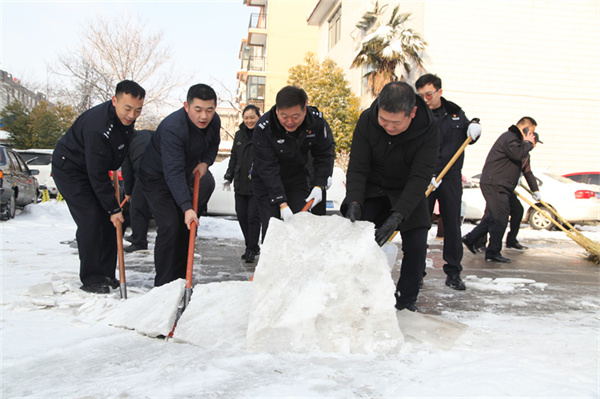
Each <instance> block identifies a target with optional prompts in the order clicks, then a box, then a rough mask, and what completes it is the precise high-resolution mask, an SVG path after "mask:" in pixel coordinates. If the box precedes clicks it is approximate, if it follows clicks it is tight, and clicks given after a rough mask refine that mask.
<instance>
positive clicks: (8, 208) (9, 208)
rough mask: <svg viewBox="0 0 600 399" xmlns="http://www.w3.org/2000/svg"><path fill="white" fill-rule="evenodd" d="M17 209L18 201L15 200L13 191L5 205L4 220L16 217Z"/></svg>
mask: <svg viewBox="0 0 600 399" xmlns="http://www.w3.org/2000/svg"><path fill="white" fill-rule="evenodd" d="M16 210H17V203H16V200H15V193H14V191H13V193H12V195H11V196H10V198H9V199H8V202H7V203H6V205H4V209H3V210H2V215H1V217H2V220H8V219H12V218H14V217H15V212H16Z"/></svg>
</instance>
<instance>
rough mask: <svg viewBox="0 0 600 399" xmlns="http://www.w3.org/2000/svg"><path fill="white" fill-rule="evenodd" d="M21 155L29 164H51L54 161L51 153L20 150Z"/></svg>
mask: <svg viewBox="0 0 600 399" xmlns="http://www.w3.org/2000/svg"><path fill="white" fill-rule="evenodd" d="M19 155H20V156H21V158H23V160H25V162H26V163H27V165H30V166H31V165H50V162H52V155H51V154H36V153H33V152H20V153H19Z"/></svg>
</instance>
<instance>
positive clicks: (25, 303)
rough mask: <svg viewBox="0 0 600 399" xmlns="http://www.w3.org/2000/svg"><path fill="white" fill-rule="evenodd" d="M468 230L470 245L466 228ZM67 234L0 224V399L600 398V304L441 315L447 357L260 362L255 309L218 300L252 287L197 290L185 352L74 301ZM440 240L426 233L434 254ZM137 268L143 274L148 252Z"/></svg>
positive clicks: (228, 227)
mask: <svg viewBox="0 0 600 399" xmlns="http://www.w3.org/2000/svg"><path fill="white" fill-rule="evenodd" d="M201 227H202V228H201V229H200V230H199V235H200V237H201V238H204V239H212V238H228V239H234V240H239V241H240V245H242V237H241V234H240V232H239V227H238V224H237V222H236V221H234V220H226V219H219V218H206V219H204V218H203V219H202V221H201ZM464 227H465V232H466V230H468V229H469V228H472V226H464ZM74 232H75V225H74V223H73V221H72V219H71V217H70V215H69V213H68V210H67V208H66V205H65V204H64V203H62V204H61V203H59V204H56V203H54V202H49V203H43V204H37V205H35V206H28V207H27V208H26V209H25V210H24V211H23V212H21V213H20V214H19V215H17V217H16V218H15V219H13V220H10V221H7V222H2V223H1V224H0V233H1V245H2V247H1V268H2V270H1V278H2V281H1V284H2V299H1V308H0V309H1V312H2V314H1V341H2V348H1V349H2V353H1V365H0V367H1V378H2V380H1V385H2V391H1V395H2V397H6V398H14V397H39V398H42V397H43V398H49V397H52V398H65V397H77V398H81V397H94V398H96V397H98V398H100V397H135V398H138V397H144V398H159V397H197V398H246V397H337V398H340V397H344V398H346V397H364V398H382V397H436V398H437V397H589V398H597V397H598V396H599V395H600V380H599V375H600V361H599V342H600V320H599V310H600V298H598V296H595V297H591V298H587V299H586V301H585V302H586V303H584V304H581V306H579V307H577V308H576V309H573V310H571V311H568V312H567V311H560V312H548V313H547V314H543V313H540V312H539V311H537V312H535V313H532V314H531V315H527V316H523V314H527V312H519V313H518V314H515V313H511V312H492V311H490V310H489V309H482V310H481V311H469V312H466V311H453V310H452V309H447V310H446V311H443V312H442V314H443V316H444V317H446V318H447V319H449V320H451V321H453V322H459V323H462V324H464V325H466V328H465V329H464V330H463V331H462V332H461V333H460V334H459V335H458V337H457V338H456V339H455V340H452V341H451V342H450V344H449V345H446V346H444V345H436V344H435V342H433V343H431V342H426V341H424V340H419V339H415V338H414V337H412V336H409V334H408V333H407V334H405V337H404V343H403V344H402V346H401V347H400V350H399V351H397V352H394V353H388V354H382V353H370V354H343V353H339V352H338V353H327V352H318V351H310V352H306V351H304V352H301V353H268V352H260V351H250V350H247V348H246V339H245V337H246V327H247V324H246V323H245V322H244V319H243V317H239V316H240V315H243V313H244V312H247V311H248V307H249V304H240V303H238V302H236V301H235V300H231V298H227V296H225V295H222V294H223V292H225V290H226V289H229V290H231V289H234V290H236V291H235V292H236V295H235V296H239V295H242V294H244V292H246V291H248V287H250V286H251V285H252V284H253V283H252V282H240V281H236V282H227V281H224V282H222V283H210V284H206V287H205V289H206V292H207V295H206V297H207V298H209V297H210V298H212V299H214V300H212V301H208V300H207V301H206V303H205V304H203V307H202V309H203V311H202V312H200V313H201V319H202V322H201V323H199V324H198V325H197V326H195V328H196V329H197V330H198V331H196V332H194V331H192V333H195V334H196V335H195V336H198V334H200V333H201V335H203V336H204V337H206V338H205V339H204V340H198V341H193V343H182V342H180V341H177V340H163V339H158V338H150V337H147V336H145V335H141V334H139V333H138V332H135V331H132V330H127V329H123V328H117V327H113V326H110V325H109V324H108V321H107V320H108V319H109V318H108V316H109V315H110V314H114V312H115V309H117V308H119V306H122V305H123V302H122V301H121V300H120V299H119V294H118V292H114V293H113V294H111V295H92V294H87V293H84V292H82V291H81V290H79V289H78V288H79V286H80V282H79V278H78V264H79V261H78V257H77V251H76V250H75V249H74V248H72V247H70V246H69V245H64V244H61V242H65V241H70V240H72V239H73V237H74ZM585 234H586V235H588V237H590V238H593V239H594V240H596V241H598V240H599V238H600V233H599V232H598V227H597V226H596V227H589V228H586V231H585ZM434 235H435V229H432V230H431V231H430V239H431V240H432V242H433V240H434V239H435V238H434ZM520 237H521V238H522V239H524V240H527V239H531V238H539V239H541V240H544V239H548V240H550V239H551V240H552V241H554V242H556V240H561V239H564V240H568V238H566V237H565V236H564V234H563V233H561V232H535V231H531V230H529V229H527V230H526V231H523V232H522V234H520ZM548 245H549V246H550V245H552V244H548ZM549 248H550V247H549ZM136 255H137V254H136ZM128 256H133V255H128ZM138 256H139V255H138ZM145 256H146V257H147V259H148V261H149V262H151V259H152V256H151V252H150V251H148V254H146V255H145ZM126 263H127V258H126ZM594 267H595V266H594ZM138 273H140V272H138ZM343 275H344V274H343V273H342V274H340V276H343ZM128 276H129V275H128ZM596 276H597V274H596ZM152 277H153V276H152V273H151V272H148V273H147V275H146V276H142V275H139V276H135V275H134V276H132V278H130V279H128V282H129V284H128V293H129V299H128V301H129V300H131V299H135V298H136V297H137V298H142V297H143V296H144V295H145V294H146V292H147V291H148V289H149V288H148V287H147V285H146V283H147V282H148V281H151V279H152ZM352 277H353V276H351V275H348V278H352ZM465 281H466V283H467V287H468V290H479V291H481V292H485V293H486V295H487V296H488V297H489V298H493V296H495V295H497V296H498V298H501V299H502V300H503V301H506V300H510V296H511V295H515V293H516V292H518V291H520V290H524V289H527V290H528V291H529V292H530V294H531V295H532V296H535V295H536V292H545V293H547V292H548V290H549V289H550V288H552V287H551V286H549V284H551V283H548V282H545V281H535V280H533V279H491V278H485V277H478V276H468V277H467V276H465ZM138 282H139V283H138ZM142 282H144V283H143V284H142ZM426 284H427V283H426ZM599 284H600V283H599ZM429 289H431V288H429ZM442 289H443V288H441V287H440V290H442ZM198 290H199V289H198V288H196V289H195V291H194V296H195V297H196V296H199V292H198ZM544 290H546V291H544ZM229 292H231V291H229ZM209 294H210V295H209ZM238 294H239V295H238ZM211 295H212V296H211ZM489 298H488V299H489ZM318 305H319V306H322V305H323V303H320V304H318ZM156 306H157V307H158V304H157V305H156ZM306 306H307V307H310V306H313V305H311V303H309V302H307V304H306ZM518 306H519V307H520V308H521V309H523V308H526V307H527V306H528V303H527V302H525V303H520V304H519V305H518ZM190 309H191V308H190ZM305 310H306V309H305ZM151 311H152V309H148V312H151ZM184 315H185V313H184ZM253 316H254V317H257V315H253ZM182 320H183V318H182ZM348 328H351V327H348ZM192 330H193V329H192ZM403 331H404V330H403ZM348 334H349V335H351V334H352V331H349V332H348Z"/></svg>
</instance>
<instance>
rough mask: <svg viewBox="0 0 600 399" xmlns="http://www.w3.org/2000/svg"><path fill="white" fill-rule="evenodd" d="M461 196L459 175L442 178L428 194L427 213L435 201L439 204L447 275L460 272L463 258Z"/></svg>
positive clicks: (431, 210)
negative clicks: (437, 185) (436, 186)
mask: <svg viewBox="0 0 600 399" xmlns="http://www.w3.org/2000/svg"><path fill="white" fill-rule="evenodd" d="M461 198H462V182H461V179H460V177H457V178H453V177H449V178H444V179H443V180H442V183H441V184H440V186H439V187H438V188H437V189H436V190H435V191H433V192H432V193H431V194H429V197H428V200H429V213H430V214H433V208H434V206H435V201H436V200H437V201H438V203H439V205H440V215H441V217H442V223H443V226H444V250H443V257H444V261H446V264H445V265H444V272H445V273H446V274H447V275H456V274H460V272H461V271H462V269H463V268H462V265H461V261H462V258H463V244H462V242H461V231H460V205H461Z"/></svg>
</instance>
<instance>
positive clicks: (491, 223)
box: [467, 184, 512, 257]
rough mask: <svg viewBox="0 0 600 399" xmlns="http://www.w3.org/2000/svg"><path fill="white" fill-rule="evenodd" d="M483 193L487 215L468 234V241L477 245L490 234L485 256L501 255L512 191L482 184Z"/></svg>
mask: <svg viewBox="0 0 600 399" xmlns="http://www.w3.org/2000/svg"><path fill="white" fill-rule="evenodd" d="M481 192H482V194H483V197H484V198H485V213H484V216H483V219H481V222H479V224H478V225H477V226H475V228H474V229H473V230H471V232H470V233H469V234H467V240H469V241H470V242H473V243H476V242H478V241H479V240H480V239H481V237H482V236H484V235H485V234H486V233H488V232H489V233H490V242H489V244H488V247H487V249H486V251H485V255H486V257H489V256H495V255H500V251H501V250H502V238H503V237H504V233H505V232H506V226H507V225H508V217H509V214H510V195H511V193H512V191H511V190H509V189H508V188H506V187H503V186H498V185H491V184H482V185H481Z"/></svg>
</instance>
